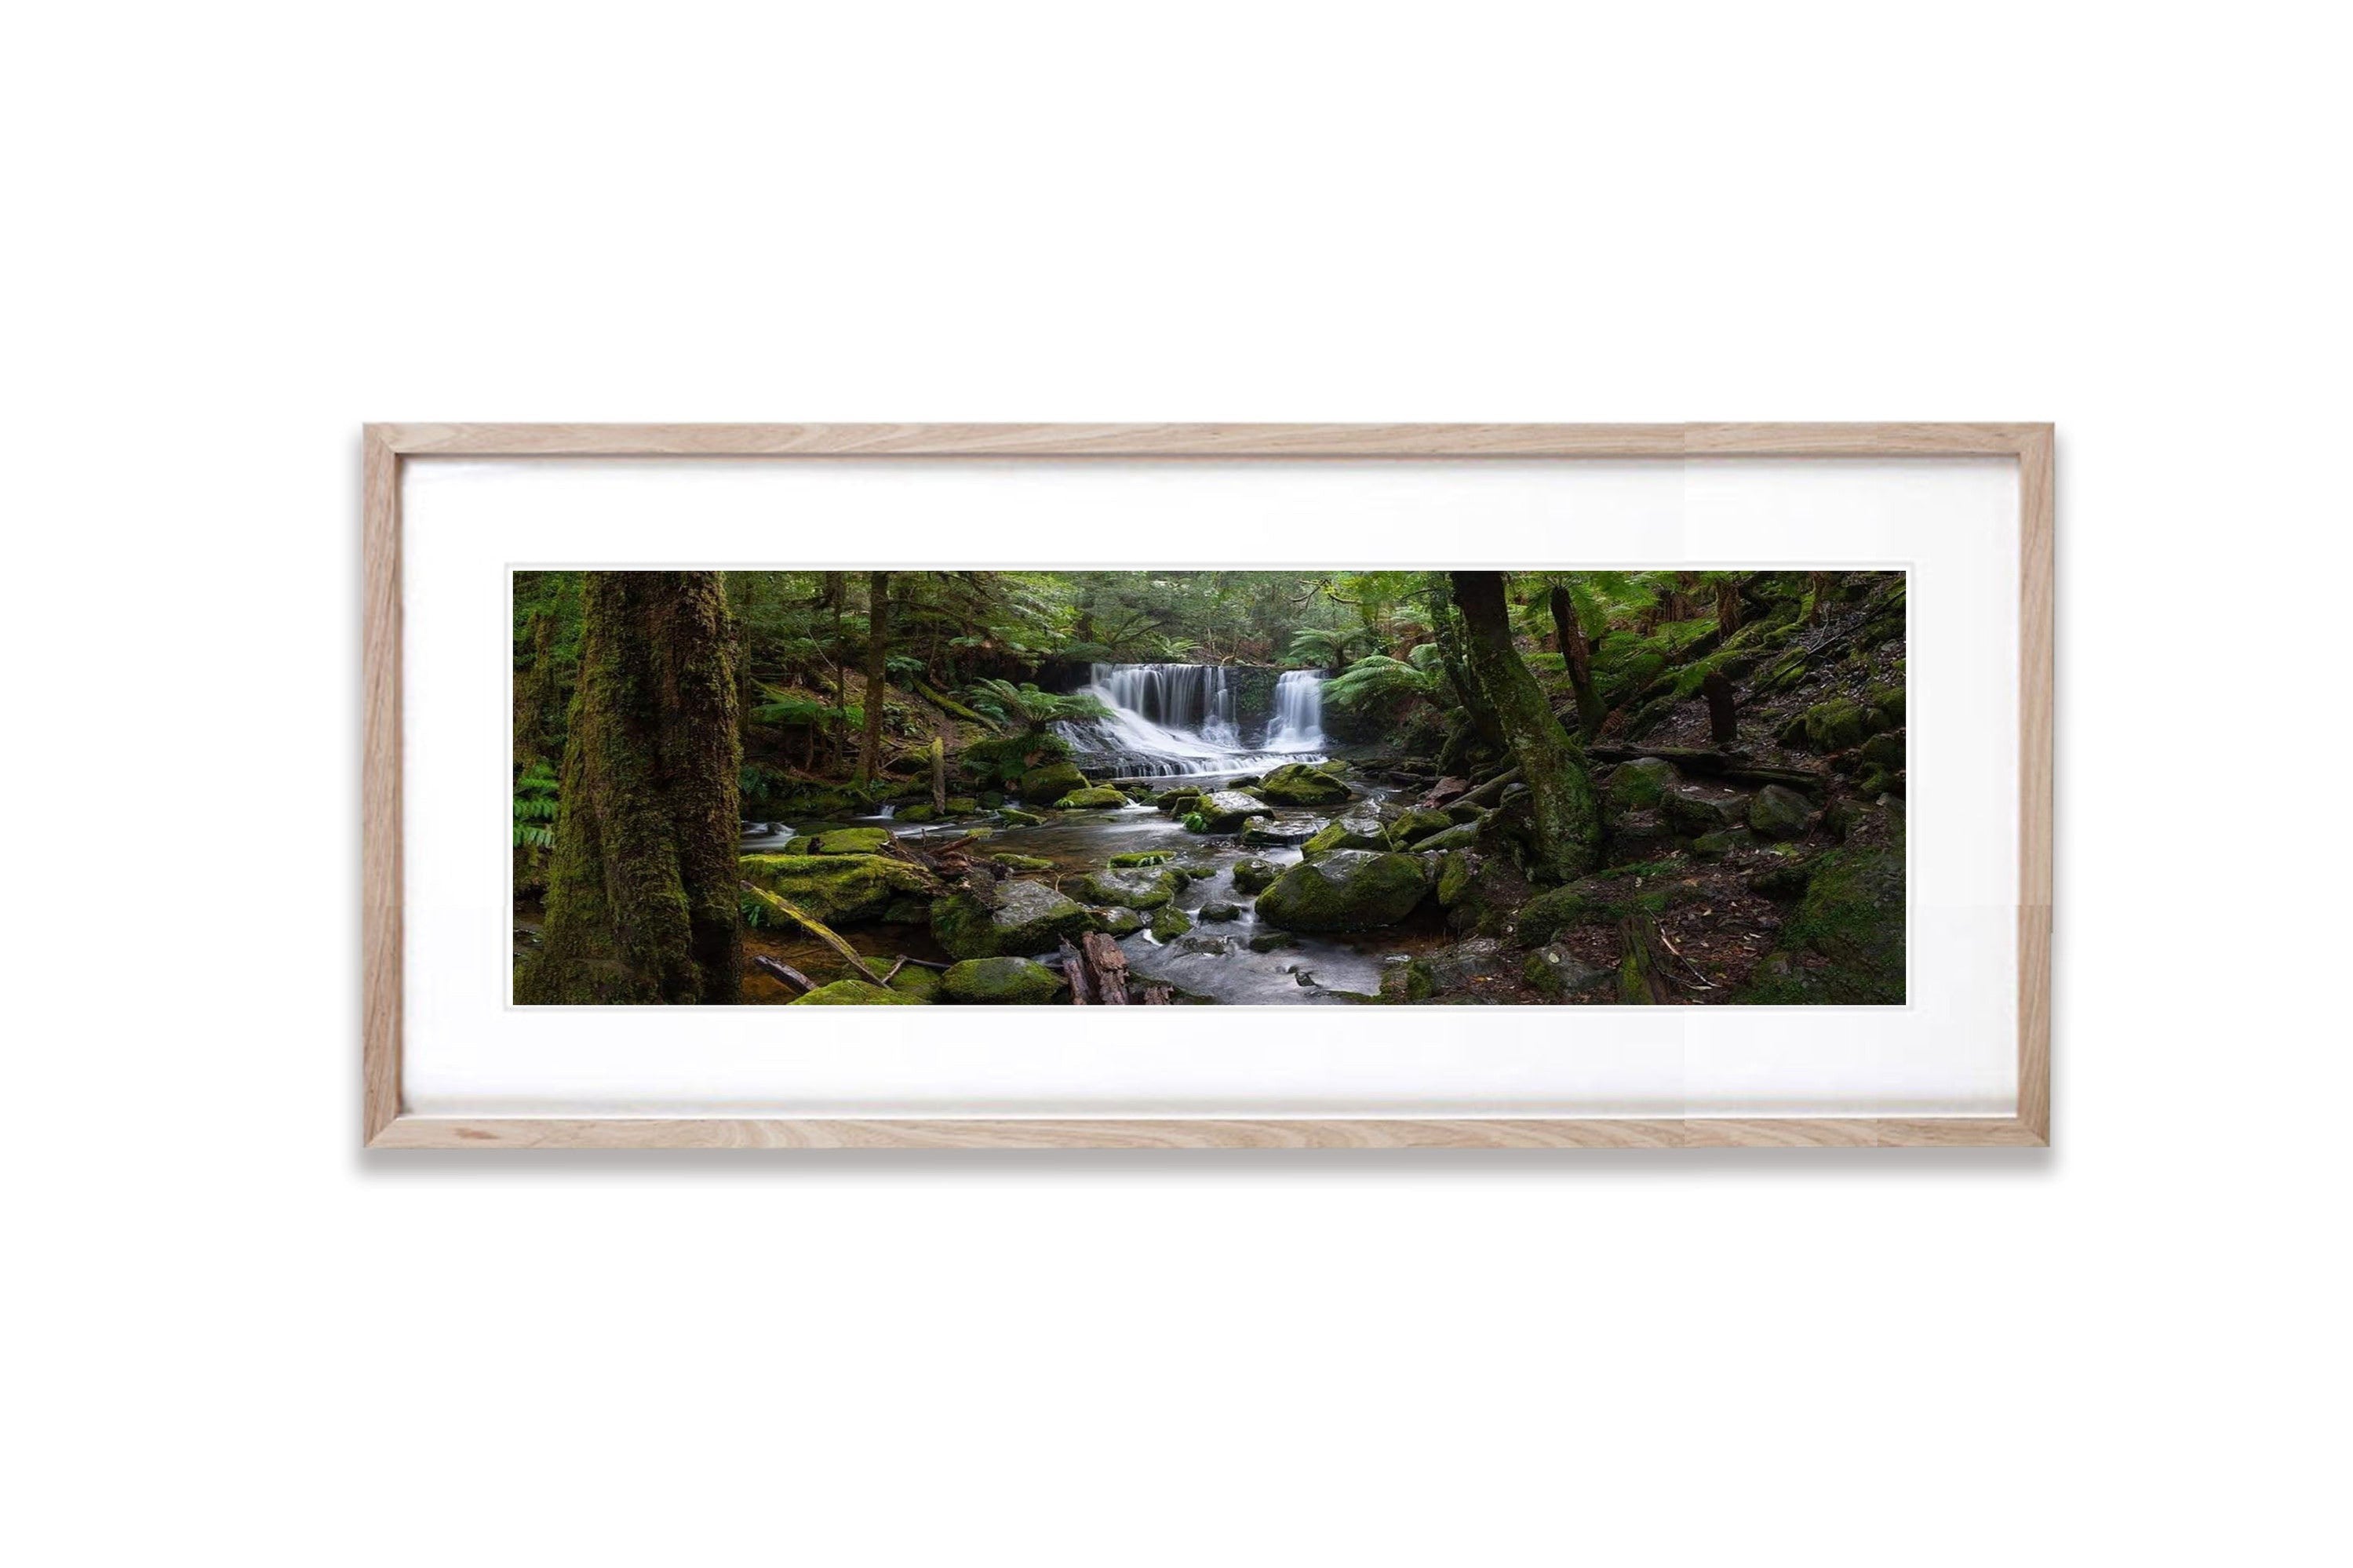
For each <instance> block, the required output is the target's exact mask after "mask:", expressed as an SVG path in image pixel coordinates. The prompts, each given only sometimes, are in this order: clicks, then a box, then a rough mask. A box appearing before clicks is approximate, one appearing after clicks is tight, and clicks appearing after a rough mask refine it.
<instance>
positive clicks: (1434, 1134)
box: [361, 424, 2053, 1149]
mask: <svg viewBox="0 0 2353 1568" xmlns="http://www.w3.org/2000/svg"><path fill="white" fill-rule="evenodd" d="M362 440H363V484H362V490H363V497H362V512H363V518H362V533H363V544H364V584H365V587H364V632H363V636H364V643H363V654H362V667H363V681H364V690H365V706H366V717H365V729H364V755H363V761H362V768H363V774H362V790H363V797H364V813H363V817H364V828H363V833H364V837H363V849H362V862H361V870H362V878H361V899H362V901H363V930H364V943H365V947H364V963H363V976H362V988H363V990H362V997H363V1000H362V1025H361V1037H362V1047H361V1050H362V1055H361V1061H362V1067H361V1081H362V1100H363V1112H362V1113H363V1123H362V1127H363V1136H364V1141H365V1142H366V1144H367V1146H368V1147H370V1148H375V1149H501V1148H504V1149H512V1148H564V1149H650V1148H669V1149H680V1148H797V1149H842V1148H900V1149H906V1148H952V1149H1048V1148H1054V1149H1062V1148H1135V1149H1166V1148H1398V1149H1406V1148H1596V1149H1599V1148H1724V1147H1736V1146H1770V1145H1782V1146H1824V1145H1842V1146H1895V1145H1910V1146H1942V1147H1957V1146H1970V1145H1975V1146H1995V1145H2000V1146H2010V1147H2044V1146H2047V1145H2048V1144H2049V1142H2050V1141H2051V885H2052V656H2053V644H2052V609H2053V605H2052V575H2053V542H2052V528H2053V513H2052V427H2051V426H2049V425H2031V424H2024V425H2011V424H2000V425H1967V424H1962V425H1947V424H1914V425H1741V424H1700V425H370V426H367V427H366V428H365V430H364V434H363V437H362ZM434 456H441V457H542V458H597V457H612V458H624V457H632V458H634V457H765V458H780V459H810V458H817V459H822V458H876V457H899V458H976V457H1005V458H1023V457H1030V458H1563V459H1580V460H1595V459H1607V458H1689V457H1790V458H1948V457H2004V458H2015V459H2016V460H2017V462H2018V465H2019V500H2020V517H2019V546H2020V551H2019V559H2020V581H2019V605H2020V647H2019V741H2020V751H2019V780H2018V790H2019V802H2018V809H2019V884H2018V887H2019V904H2018V1105H2017V1108H2016V1110H2015V1111H2014V1112H2013V1113H2012V1114H2010V1115H2008V1116H1989V1117H1926V1118H1884V1117H1837V1118H1819V1117H1817V1118H1761V1119H1743V1120H1734V1119H1722V1118H1712V1117H1692V1118H1679V1119H1661V1118H1651V1119H1639V1120H1637V1119H1617V1118H1560V1119H1543V1120H1535V1119H1508V1120H1507V1119H1484V1118H1456V1119H1446V1120H1395V1121H1366V1120H1352V1121H1336V1120H1329V1121H1327V1120H1303V1121H1233V1120H1208V1119H1171V1120H1149V1121H1147V1120H1086V1121H1073V1120H1039V1119H1029V1118H1005V1119H996V1120H987V1121H981V1120H925V1119H901V1120H888V1121H884V1120H871V1119H863V1120H850V1119H825V1120H729V1119H719V1118H712V1119H694V1120H597V1121H590V1120H580V1121H557V1120H521V1119H506V1118H431V1117H421V1116H412V1115H408V1114H406V1113H405V1112H404V1110H403V1109H402V1106H401V1094H400V1081H401V1079H400V1061H401V1007H402V994H401V984H402V981H401V965H402V925H401V898H402V882H401V815H400V814H401V769H400V750H401V747H400V740H401V708H400V702H401V587H400V584H401V578H400V563H401V533H400V470H401V464H402V462H403V460H404V459H406V458H415V457H434Z"/></svg>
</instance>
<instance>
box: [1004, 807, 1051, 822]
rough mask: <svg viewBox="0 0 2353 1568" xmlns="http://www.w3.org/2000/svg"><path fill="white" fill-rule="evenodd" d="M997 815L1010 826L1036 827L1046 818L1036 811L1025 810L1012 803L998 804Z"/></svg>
mask: <svg viewBox="0 0 2353 1568" xmlns="http://www.w3.org/2000/svg"><path fill="white" fill-rule="evenodd" d="M997 816H998V817H999V818H1000V819H1001V820H1003V822H1004V824H1005V826H1008V827H1035V826H1038V825H1039V823H1041V822H1043V821H1045V820H1046V819H1045V818H1044V817H1042V816H1039V815H1038V814H1037V813H1036V812H1034V811H1023V810H1020V809H1019V808H1018V807H1016V806H1010V805H1000V806H998V807H997Z"/></svg>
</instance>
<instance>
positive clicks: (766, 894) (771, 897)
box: [742, 882, 882, 985]
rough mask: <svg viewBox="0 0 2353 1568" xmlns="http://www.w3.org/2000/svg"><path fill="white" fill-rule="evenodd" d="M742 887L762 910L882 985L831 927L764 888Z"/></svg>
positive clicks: (748, 885)
mask: <svg viewBox="0 0 2353 1568" xmlns="http://www.w3.org/2000/svg"><path fill="white" fill-rule="evenodd" d="M742 886H743V889H744V891H745V892H747V893H749V894H751V895H752V896H753V897H754V898H755V899H757V900H760V903H761V906H762V907H763V908H765V909H770V910H775V911H776V913H778V914H780V915H782V916H784V917H785V918H786V920H788V921H792V922H793V923H794V924H796V925H797V926H799V927H800V928H801V929H802V930H803V931H807V932H808V933H809V934H810V935H811V936H813V937H815V938H817V939H818V941H819V942H823V943H825V945H826V946H828V947H829V948H831V949H833V951H834V952H838V953H839V954H840V955H841V956H842V958H843V959H844V960H845V961H846V962H847V963H849V967H850V968H851V969H852V970H853V971H855V972H856V973H859V974H861V975H863V976H864V977H865V978H867V979H869V980H871V981H872V982H873V983H874V984H877V985H880V984H882V977H881V975H879V974H877V973H874V971H873V970H871V969H870V968H869V967H867V963H866V955H865V954H863V953H861V952H859V951H858V950H857V949H856V948H854V947H852V946H850V945H849V943H848V942H844V941H842V940H841V938H840V936H839V934H838V933H836V931H834V929H833V928H832V927H831V926H829V925H827V924H826V923H825V922H824V921H821V920H818V918H817V917H816V916H815V915H811V914H806V913H804V912H803V911H801V910H799V909H797V908H796V907H795V906H794V905H793V904H792V903H791V902H790V901H789V900H785V899H780V898H778V897H776V894H774V893H772V892H770V891H768V889H765V888H756V887H754V886H753V885H752V884H751V883H749V882H745V883H744V884H742Z"/></svg>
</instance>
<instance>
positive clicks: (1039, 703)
mask: <svg viewBox="0 0 2353 1568" xmlns="http://www.w3.org/2000/svg"><path fill="white" fill-rule="evenodd" d="M965 702H966V703H967V704H969V705H970V706H971V707H972V709H973V710H975V711H976V712H978V713H980V714H982V715H983V716H985V717H986V718H987V719H988V720H989V721H991V722H993V723H995V724H996V725H997V727H998V728H1000V729H1005V730H1025V731H1041V730H1043V729H1045V728H1046V726H1048V725H1049V724H1053V723H1057V722H1060V721H1064V720H1082V719H1107V718H1109V717H1111V710H1110V709H1108V708H1106V707H1104V706H1103V702H1102V701H1101V700H1099V699H1097V698H1093V697H1089V696H1086V695H1084V694H1082V693H1072V694H1071V695H1068V696H1065V695H1062V694H1060V693H1059V692H1052V691H1040V690H1039V689H1038V688H1037V687H1036V686H1035V685H1033V684H1031V683H1030V682H1029V681H1026V680H1025V681H1023V682H1022V683H1021V684H1020V685H1018V686H1016V685H1015V684H1013V682H1011V681H1009V680H994V679H991V680H976V681H975V682H973V684H972V685H971V686H970V687H968V688H967V689H965Z"/></svg>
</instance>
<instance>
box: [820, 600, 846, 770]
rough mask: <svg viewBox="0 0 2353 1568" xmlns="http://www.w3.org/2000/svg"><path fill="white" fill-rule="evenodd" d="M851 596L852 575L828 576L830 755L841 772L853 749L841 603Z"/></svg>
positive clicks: (832, 763) (833, 764) (835, 767)
mask: <svg viewBox="0 0 2353 1568" xmlns="http://www.w3.org/2000/svg"><path fill="white" fill-rule="evenodd" d="M847 597H849V573H847V572H828V573H827V574H825V602H826V606H827V607H828V609H830V610H832V612H833V733H832V735H831V736H830V737H829V739H830V742H831V744H830V745H828V748H827V753H828V756H829V758H830V759H831V765H832V766H833V768H834V769H835V770H836V771H837V772H838V771H839V769H840V767H841V759H842V758H843V756H845V755H846V754H848V752H849V649H848V648H846V647H842V644H841V602H842V600H843V599H845V598H847Z"/></svg>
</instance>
